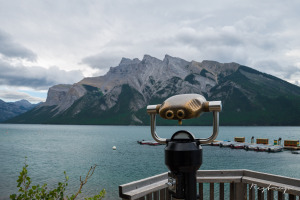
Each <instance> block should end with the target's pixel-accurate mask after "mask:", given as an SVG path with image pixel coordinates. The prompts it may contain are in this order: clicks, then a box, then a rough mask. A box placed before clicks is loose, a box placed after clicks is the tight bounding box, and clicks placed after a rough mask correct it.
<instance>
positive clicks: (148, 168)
mask: <svg viewBox="0 0 300 200" xmlns="http://www.w3.org/2000/svg"><path fill="white" fill-rule="evenodd" d="M181 129H183V130H188V131H190V132H192V133H193V134H194V135H195V136H196V137H197V138H200V137H201V138H204V137H208V136H209V135H210V134H211V132H212V128H211V127H196V126H195V127H175V126H174V127H166V126H164V127H159V126H158V127H157V132H158V135H159V136H160V137H165V138H170V137H171V135H172V134H173V133H174V132H176V131H177V130H181ZM235 136H239V137H246V140H247V141H248V142H250V138H251V136H254V137H255V138H269V139H270V141H271V142H270V143H272V142H273V140H274V139H278V138H279V137H281V138H282V139H283V140H284V139H297V140H299V139H300V127H220V132H219V136H218V138H217V139H218V140H233V138H234V137H235ZM142 139H145V140H151V139H152V138H151V135H150V127H148V126H74V125H16V124H0V163H1V165H0V199H8V198H9V195H10V194H12V193H17V187H16V186H17V182H16V180H17V177H18V175H19V172H20V171H21V170H22V167H23V165H24V161H25V157H27V164H28V165H29V167H28V173H29V176H30V177H31V178H32V182H33V185H36V184H43V183H48V186H49V188H53V187H54V186H55V184H56V183H57V182H59V181H64V174H63V172H64V171H66V172H67V174H68V176H69V177H70V180H69V186H68V189H67V190H68V191H70V192H72V193H75V192H76V191H77V189H78V187H79V177H80V176H82V177H84V176H85V175H86V173H87V172H88V170H89V168H90V167H91V166H92V165H93V164H97V165H98V167H97V168H96V170H95V173H94V175H93V176H92V177H91V179H89V181H88V183H87V184H86V185H85V186H84V188H83V191H82V192H83V194H84V195H85V196H87V195H89V196H92V195H95V194H97V191H98V192H99V191H100V190H101V189H102V188H105V189H106V191H107V195H106V198H105V199H117V198H118V186H119V185H121V184H124V183H128V182H131V181H134V180H138V179H142V178H146V177H149V176H153V175H156V174H159V173H163V172H166V171H168V169H167V168H166V166H165V165H164V146H162V145H161V146H146V145H139V144H137V140H142ZM112 146H116V147H117V150H115V151H114V150H112ZM201 169H206V170H210V169H250V170H256V171H260V172H266V173H272V174H279V175H284V176H289V177H293V178H300V155H297V154H291V152H290V151H283V152H280V153H266V152H253V151H244V150H233V149H230V148H219V147H212V146H204V147H203V164H202V166H201Z"/></svg>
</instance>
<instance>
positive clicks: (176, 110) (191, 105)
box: [147, 94, 222, 144]
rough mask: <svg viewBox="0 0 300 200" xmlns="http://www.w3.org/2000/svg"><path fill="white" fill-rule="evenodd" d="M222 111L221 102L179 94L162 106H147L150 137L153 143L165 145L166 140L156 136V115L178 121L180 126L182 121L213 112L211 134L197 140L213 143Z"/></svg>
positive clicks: (194, 95) (198, 95) (200, 96)
mask: <svg viewBox="0 0 300 200" xmlns="http://www.w3.org/2000/svg"><path fill="white" fill-rule="evenodd" d="M221 111H222V103H221V101H206V99H205V98H204V97H203V96H202V95H200V94H181V95H175V96H172V97H170V98H168V99H166V100H165V101H164V102H163V103H162V104H158V105H149V106H147V112H148V114H149V115H150V119H151V135H152V137H153V138H154V140H155V141H157V142H159V143H161V144H165V143H166V139H164V138H160V137H158V135H157V134H156V131H155V128H156V125H155V124H156V123H155V122H156V115H157V114H159V115H160V116H161V117H162V118H164V119H168V120H178V123H179V124H182V120H184V119H192V118H196V117H199V116H200V115H201V114H202V113H203V112H213V134H212V136H211V137H209V138H206V139H197V140H199V141H200V143H209V142H211V141H213V140H214V139H215V138H216V137H217V135H218V130H219V112H221Z"/></svg>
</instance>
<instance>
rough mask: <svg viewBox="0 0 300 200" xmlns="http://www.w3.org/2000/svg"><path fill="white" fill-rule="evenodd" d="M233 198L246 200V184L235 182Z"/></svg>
mask: <svg viewBox="0 0 300 200" xmlns="http://www.w3.org/2000/svg"><path fill="white" fill-rule="evenodd" d="M235 199H236V200H247V184H245V183H242V182H241V183H235Z"/></svg>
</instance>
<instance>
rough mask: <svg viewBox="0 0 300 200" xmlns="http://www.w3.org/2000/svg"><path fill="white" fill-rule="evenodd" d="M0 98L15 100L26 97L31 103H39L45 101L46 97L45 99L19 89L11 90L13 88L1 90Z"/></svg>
mask: <svg viewBox="0 0 300 200" xmlns="http://www.w3.org/2000/svg"><path fill="white" fill-rule="evenodd" d="M0 98H1V99H2V100H5V101H6V102H14V101H18V100H20V99H26V100H27V101H30V102H31V103H39V102H43V101H45V99H43V98H39V97H33V96H30V95H29V94H27V93H24V92H17V91H11V90H0Z"/></svg>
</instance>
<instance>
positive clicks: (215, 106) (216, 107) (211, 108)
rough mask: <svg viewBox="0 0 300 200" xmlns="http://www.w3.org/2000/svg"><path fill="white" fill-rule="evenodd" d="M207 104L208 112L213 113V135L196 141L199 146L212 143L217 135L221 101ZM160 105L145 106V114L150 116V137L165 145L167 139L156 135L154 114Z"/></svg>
mask: <svg viewBox="0 0 300 200" xmlns="http://www.w3.org/2000/svg"><path fill="white" fill-rule="evenodd" d="M207 103H208V109H207V111H208V112H213V133H212V135H211V136H210V137H208V138H204V139H203V138H200V139H196V140H197V141H199V142H200V143H201V144H207V143H211V142H212V141H214V140H215V139H216V138H217V136H218V133H219V112H220V111H221V110H222V103H221V101H211V102H207ZM159 106H160V105H149V106H147V112H148V114H149V115H150V121H151V135H152V137H153V139H154V140H155V141H156V142H158V143H160V144H166V143H167V139H166V138H161V137H159V136H158V135H157V133H156V114H158V109H159Z"/></svg>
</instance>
